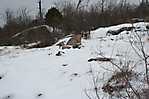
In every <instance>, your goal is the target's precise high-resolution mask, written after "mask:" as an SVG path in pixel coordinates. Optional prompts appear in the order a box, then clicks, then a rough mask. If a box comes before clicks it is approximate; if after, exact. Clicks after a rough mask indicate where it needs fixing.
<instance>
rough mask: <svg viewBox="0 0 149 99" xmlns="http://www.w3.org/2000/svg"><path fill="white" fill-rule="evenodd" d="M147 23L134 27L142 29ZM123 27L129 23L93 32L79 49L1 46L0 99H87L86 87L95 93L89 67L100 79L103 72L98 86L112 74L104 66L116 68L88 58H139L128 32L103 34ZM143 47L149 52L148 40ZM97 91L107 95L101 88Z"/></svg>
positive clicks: (110, 68) (91, 92)
mask: <svg viewBox="0 0 149 99" xmlns="http://www.w3.org/2000/svg"><path fill="white" fill-rule="evenodd" d="M146 24H147V23H137V24H135V26H141V29H144V27H145V26H146ZM124 26H131V24H122V25H118V26H113V27H107V28H99V29H97V30H95V31H92V33H91V39H89V40H84V39H82V47H81V49H64V50H62V49H59V47H57V46H56V45H53V46H51V47H47V48H41V49H21V48H19V47H7V48H6V47H1V48H0V77H1V79H0V99H88V98H87V96H86V95H85V90H87V91H88V92H89V94H90V95H93V96H94V92H93V87H94V86H93V82H92V75H91V74H90V71H91V69H92V71H94V72H95V73H99V77H100V79H102V78H103V75H104V77H105V79H102V80H100V81H99V87H100V88H101V87H102V85H103V83H104V82H105V81H106V80H107V78H109V77H110V75H111V72H109V71H107V69H109V70H111V71H112V70H113V71H114V70H115V69H117V68H116V67H114V66H112V65H110V63H108V62H88V59H90V58H94V57H98V56H100V55H103V56H106V57H112V58H113V59H114V60H115V61H117V60H118V59H122V60H125V59H126V56H127V58H130V59H131V60H136V61H137V60H138V57H137V55H136V54H135V53H134V51H133V50H132V48H131V46H130V43H129V40H128V38H129V37H130V36H131V34H126V32H123V33H122V34H120V35H118V36H106V32H107V31H108V30H111V29H113V30H115V29H118V28H120V27H124ZM143 33H144V32H143ZM146 37H147V35H145V36H144V38H143V39H144V40H145V38H146ZM68 39H69V38H65V39H63V40H68ZM63 40H61V41H63ZM146 50H147V51H149V42H146ZM58 51H63V52H64V53H63V55H62V56H56V55H55V54H56V53H57V52H58ZM138 68H140V67H138ZM99 94H100V96H101V97H103V96H104V97H105V99H107V98H108V95H107V94H105V93H103V92H102V89H101V90H100V93H99Z"/></svg>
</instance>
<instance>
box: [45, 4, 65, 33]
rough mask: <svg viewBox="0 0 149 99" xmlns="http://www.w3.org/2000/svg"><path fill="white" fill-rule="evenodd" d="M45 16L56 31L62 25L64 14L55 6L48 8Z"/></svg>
mask: <svg viewBox="0 0 149 99" xmlns="http://www.w3.org/2000/svg"><path fill="white" fill-rule="evenodd" d="M45 18H46V22H47V24H48V25H49V26H52V27H53V31H55V30H56V29H57V28H58V27H59V26H60V25H61V22H62V14H61V13H60V11H59V10H58V9H56V8H55V7H52V8H51V9H49V10H48V12H47V13H46V15H45Z"/></svg>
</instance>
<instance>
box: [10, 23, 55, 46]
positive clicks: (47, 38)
mask: <svg viewBox="0 0 149 99" xmlns="http://www.w3.org/2000/svg"><path fill="white" fill-rule="evenodd" d="M52 31H53V30H52V28H50V27H49V26H47V25H41V26H36V27H32V28H29V29H26V30H24V31H22V32H20V33H17V34H15V35H14V36H13V37H12V38H11V41H12V43H13V44H14V45H23V47H28V48H32V47H46V46H50V45H52V44H54V43H55V42H56V40H57V35H56V33H53V32H52Z"/></svg>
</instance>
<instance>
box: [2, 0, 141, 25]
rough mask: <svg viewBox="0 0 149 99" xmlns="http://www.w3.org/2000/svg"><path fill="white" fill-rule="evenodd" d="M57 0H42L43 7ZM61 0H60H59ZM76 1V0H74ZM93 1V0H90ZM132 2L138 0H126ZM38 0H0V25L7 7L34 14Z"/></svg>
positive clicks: (46, 7)
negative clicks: (25, 9) (26, 10)
mask: <svg viewBox="0 0 149 99" xmlns="http://www.w3.org/2000/svg"><path fill="white" fill-rule="evenodd" d="M56 1H57V0H42V2H43V3H42V5H43V8H45V9H48V8H50V7H51V5H52V4H53V3H54V2H56ZM61 1H62V0H61ZM75 1H78V0H75ZM91 1H94V0H91ZM128 1H131V2H133V3H136V2H138V1H139V0H128ZM37 2H38V0H0V25H2V24H4V23H3V22H4V21H3V17H2V14H3V13H4V11H5V10H6V9H7V8H10V9H13V10H16V9H18V8H23V7H25V8H28V9H29V11H30V13H33V14H35V12H37V7H38V3H37Z"/></svg>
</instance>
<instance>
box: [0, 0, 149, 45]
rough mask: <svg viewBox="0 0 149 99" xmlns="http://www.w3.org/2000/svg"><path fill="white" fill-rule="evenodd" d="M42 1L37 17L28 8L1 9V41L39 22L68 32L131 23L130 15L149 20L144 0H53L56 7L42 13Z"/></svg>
mask: <svg viewBox="0 0 149 99" xmlns="http://www.w3.org/2000/svg"><path fill="white" fill-rule="evenodd" d="M41 5H42V2H41V1H40V2H39V15H36V16H39V17H36V18H32V15H31V14H30V11H29V10H28V9H27V8H19V9H18V10H17V11H13V10H11V9H7V10H6V11H5V13H4V19H5V25H4V26H3V27H1V29H0V37H1V38H0V45H11V42H9V39H10V38H11V37H12V36H13V35H15V34H16V33H18V32H21V31H23V30H24V29H27V28H30V27H33V26H38V25H49V26H50V27H53V32H54V33H57V32H60V33H61V34H63V35H68V34H71V33H79V32H83V31H84V32H86V31H90V30H94V29H97V28H99V27H106V26H111V25H116V24H120V23H128V22H129V23H130V22H131V19H133V18H138V19H143V20H142V21H149V13H148V11H149V6H148V5H149V4H148V2H147V1H146V0H142V1H141V2H140V4H138V5H134V4H130V3H129V2H128V0H120V1H115V0H114V1H110V0H97V2H95V3H91V1H90V0H79V1H78V2H73V1H56V2H55V7H51V8H49V9H48V11H47V12H46V13H45V14H44V12H42V7H43V8H44V6H42V7H41ZM41 35H42V34H41ZM39 36H40V35H39ZM7 42H9V44H7Z"/></svg>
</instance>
